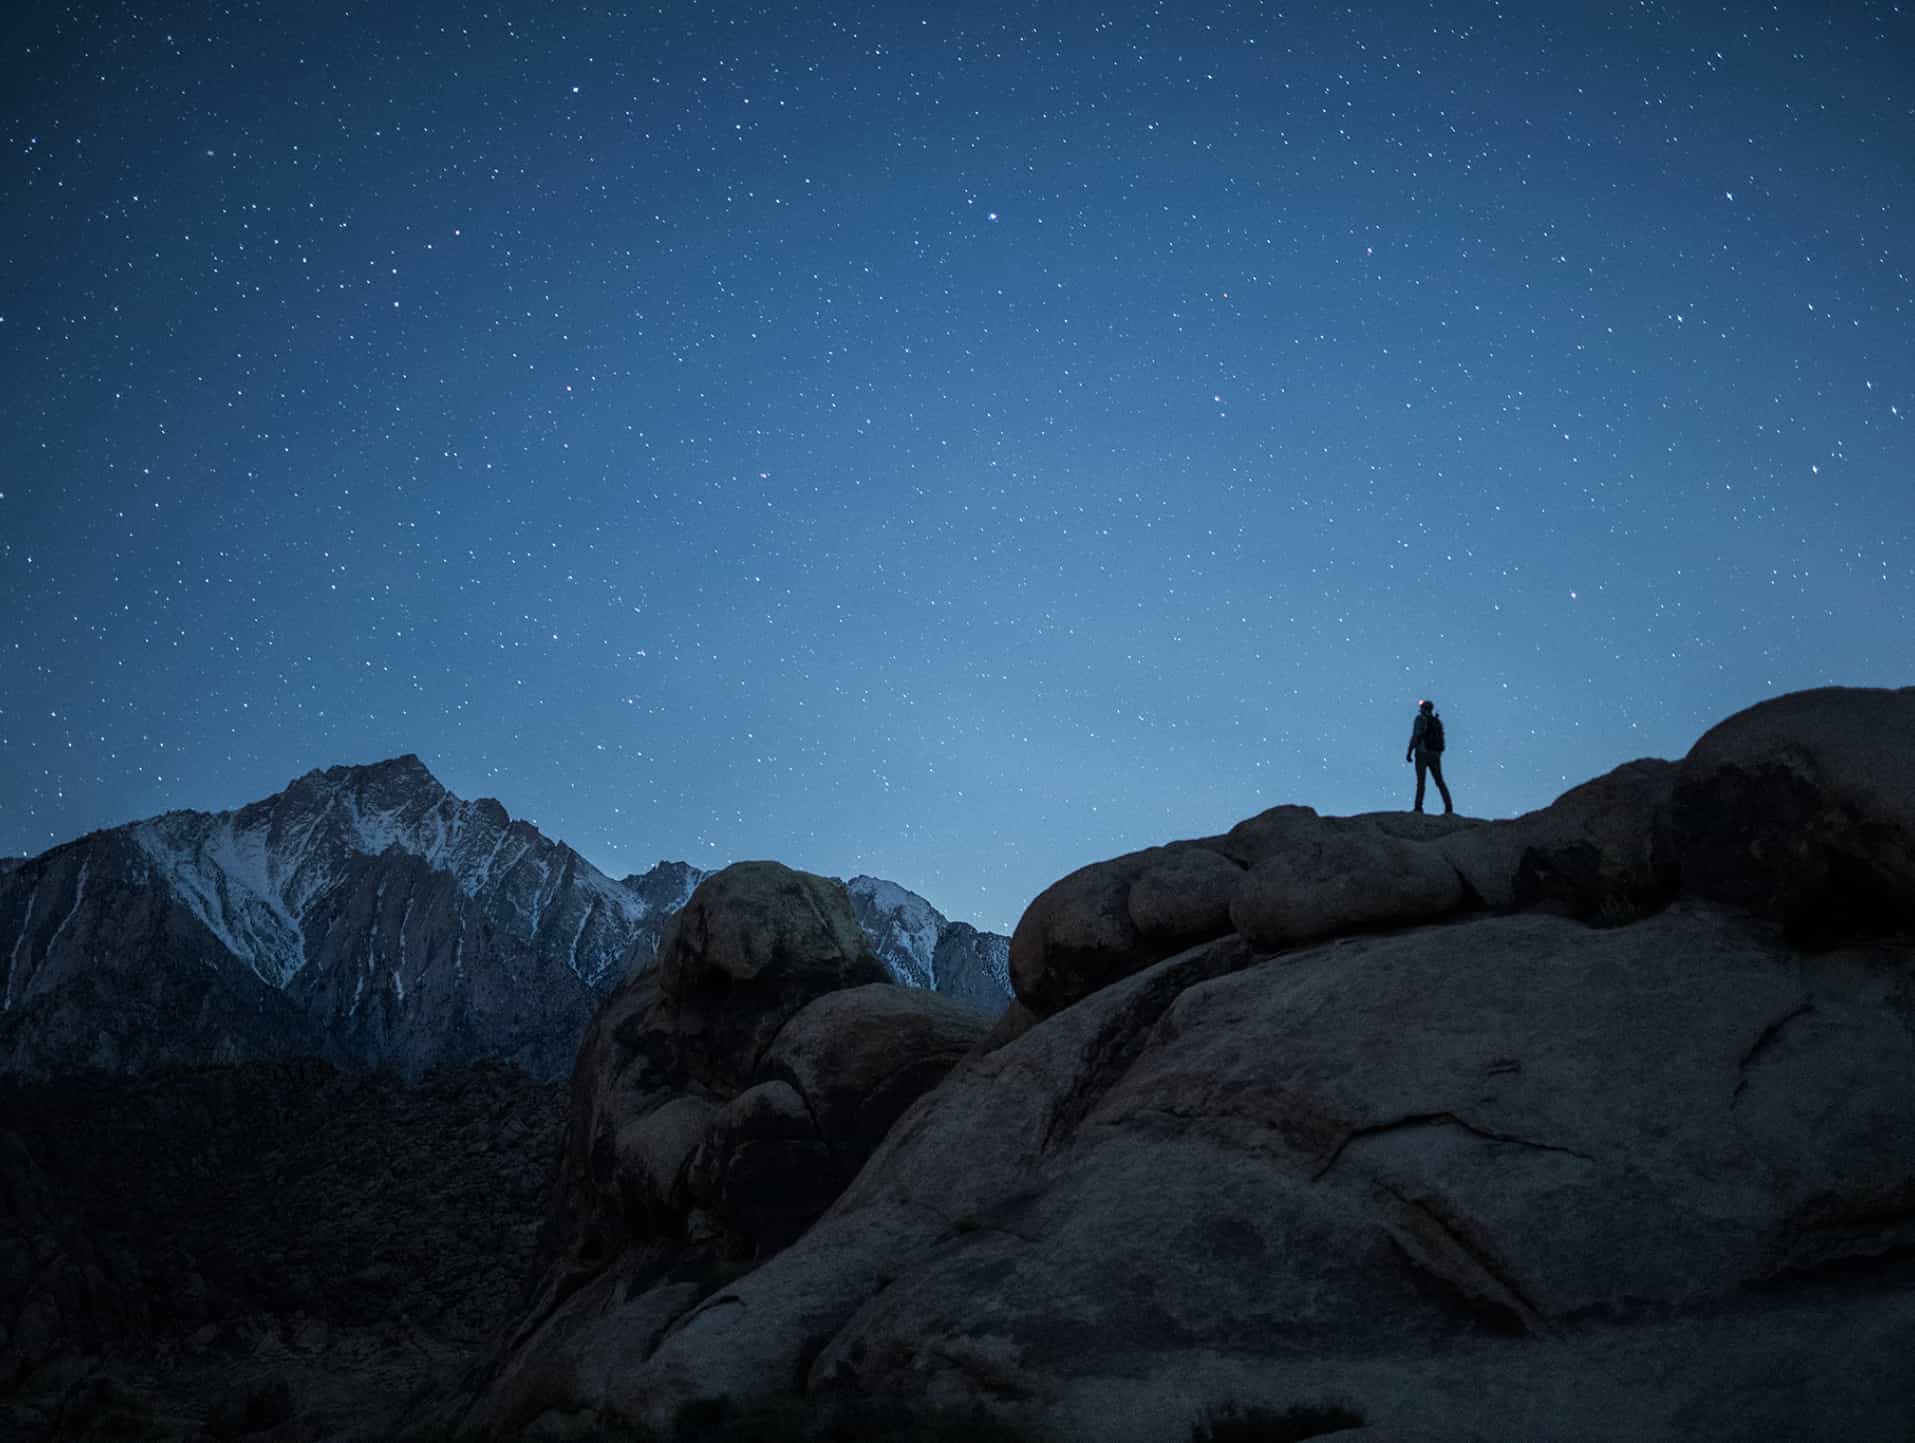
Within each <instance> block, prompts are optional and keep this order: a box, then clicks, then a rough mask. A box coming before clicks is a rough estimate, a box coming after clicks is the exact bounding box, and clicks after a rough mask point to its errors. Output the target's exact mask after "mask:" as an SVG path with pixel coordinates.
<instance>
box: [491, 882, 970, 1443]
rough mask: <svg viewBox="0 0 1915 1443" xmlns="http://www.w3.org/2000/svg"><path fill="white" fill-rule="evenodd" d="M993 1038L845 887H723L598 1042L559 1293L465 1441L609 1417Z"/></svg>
mask: <svg viewBox="0 0 1915 1443" xmlns="http://www.w3.org/2000/svg"><path fill="white" fill-rule="evenodd" d="M989 1025H990V1019H989V1018H986V1017H984V1016H982V1015H980V1014H979V1013H978V1012H977V1011H976V1010H975V1009H973V1008H970V1007H967V1006H965V1005H963V1004H960V1003H957V1002H953V1001H950V1000H948V999H946V998H942V997H939V996H937V995H935V994H934V993H931V992H927V991H924V990H920V989H914V988H905V987H900V986H898V985H896V984H894V983H892V982H891V981H890V980H889V979H888V978H887V976H886V973H885V970H884V967H883V965H882V964H881V963H880V962H879V961H878V959H877V957H876V956H875V955H874V953H873V952H872V950H871V946H870V944H869V942H868V941H867V940H866V937H865V934H864V933H863V932H862V931H861V930H860V929H859V927H858V924H857V920H856V918H855V917H854V916H853V914H852V910H851V904H850V900H849V898H848V897H847V895H846V893H845V890H844V887H843V886H842V885H841V884H839V883H837V882H834V881H831V880H830V879H828V878H823V877H815V876H811V875H809V874H807V873H803V872H795V871H792V870H791V869H789V868H786V867H782V866H780V865H778V864H777V863H774V862H746V863H739V864H737V865H735V866H731V867H727V868H725V869H724V870H723V871H721V872H718V873H715V874H714V875H712V876H711V877H709V878H707V879H706V880H705V881H704V882H702V883H701V884H700V885H699V886H698V889H697V890H696V891H695V892H694V893H693V894H692V897H691V899H690V901H689V902H687V903H686V905H685V908H684V910H683V911H682V912H681V913H680V915H679V917H678V920H677V922H676V924H675V925H674V927H673V929H672V931H671V933H670V934H669V936H668V937H667V940H666V943H665V946H664V949H663V950H662V951H661V952H660V954H659V959H658V964H657V966H656V967H654V968H651V969H647V970H645V971H643V972H640V973H638V974H636V975H634V976H632V977H630V978H628V979H627V980H626V982H625V983H624V984H623V985H622V986H621V987H620V988H619V989H618V990H617V991H615V992H614V993H613V994H612V995H611V996H610V997H608V998H607V999H606V1002H605V1004H604V1006H603V1007H601V1008H600V1010H599V1012H598V1015H597V1016H596V1017H595V1018H594V1020H593V1023H592V1026H591V1028H590V1029H589V1030H588V1032H587V1034H586V1038H585V1042H584V1044H583V1046H582V1047H581V1049H580V1052H579V1060H578V1065H577V1067H576V1068H575V1070H574V1073H573V1079H572V1101H571V1114H570V1117H569V1120H568V1123H567V1132H566V1138H565V1142H564V1146H563V1151H562V1156H561V1161H560V1165H559V1173H558V1176H557V1179H556V1181H555V1184H554V1190H553V1204H552V1214H551V1218H550V1221H549V1223H548V1228H547V1233H546V1238H545V1243H544V1245H543V1248H542V1253H541V1258H542V1281H541V1282H540V1283H539V1285H538V1288H537V1291H536V1296H535V1298H534V1299H533V1301H532V1303H531V1306H530V1308H529V1309H528V1312H527V1316H526V1319H525V1321H524V1322H523V1324H522V1325H521V1326H520V1328H519V1329H518V1330H517V1331H516V1332H515V1334H514V1335H513V1337H512V1338H511V1339H510V1340H508V1343H507V1345H506V1348H505V1350H504V1352H503V1353H502V1354H501V1356H500V1358H499V1359H498V1360H497V1362H496V1364H495V1370H496V1376H495V1382H494V1384H493V1386H492V1387H490V1388H489V1389H488V1390H487V1392H486V1393H485V1395H484V1397H483V1398H482V1399H481V1400H480V1401H479V1404H478V1406H477V1408H476V1409H475V1411H474V1412H473V1413H472V1415H471V1416H470V1417H468V1418H467V1419H465V1420H464V1422H465V1426H466V1427H468V1428H476V1429H481V1430H483V1429H500V1430H505V1431H508V1432H509V1431H512V1430H515V1429H517V1428H519V1427H521V1426H522V1425H524V1424H526V1423H528V1422H530V1421H531V1420H533V1419H534V1418H537V1417H539V1416H540V1415H542V1414H544V1413H546V1412H549V1411H550V1410H551V1409H552V1408H554V1407H555V1406H556V1407H558V1408H559V1409H561V1410H562V1411H566V1410H573V1411H576V1410H583V1413H584V1414H587V1415H589V1414H591V1413H592V1412H593V1410H594V1409H595V1408H596V1406H597V1405H596V1403H594V1402H592V1401H591V1400H592V1399H595V1398H596V1397H597V1396H598V1394H599V1392H600V1390H601V1389H602V1388H603V1387H604V1386H606V1380H607V1379H609V1377H610V1375H611V1374H612V1373H615V1372H617V1371H619V1370H620V1369H622V1367H623V1366H624V1363H625V1357H626V1354H627V1352H628V1350H629V1347H630V1342H631V1339H632V1337H633V1336H641V1337H643V1338H644V1339H646V1340H648V1342H649V1341H656V1339H657V1338H658V1337H660V1336H662V1335H663V1334H664V1333H665V1332H666V1331H667V1330H668V1329H669V1328H670V1327H671V1326H672V1325H673V1324H674V1323H675V1321H676V1320H677V1319H678V1318H679V1317H680V1316H681V1315H682V1314H684V1313H685V1312H687V1311H688V1310H689V1309H691V1308H693V1307H695V1306H696V1305H697V1304H698V1303H699V1302H700V1301H701V1300H702V1299H704V1298H706V1297H707V1296H709V1295H710V1294H711V1293H712V1292H714V1290H716V1289H717V1288H719V1287H720V1286H721V1285H722V1284H723V1283H725V1282H726V1281H728V1280H729V1279H731V1278H732V1277H735V1276H737V1275H738V1274H739V1273H741V1272H744V1271H747V1270H749V1269H750V1268H751V1267H752V1266H754V1265H756V1264H757V1263H760V1262H762V1261H763V1259H765V1258H767V1257H770V1256H773V1255H775V1254H776V1253H777V1252H778V1251H779V1250H780V1249H782V1248H784V1247H786V1246H788V1245H789V1244H790V1243H792V1242H793V1241H794V1240H795V1239H797V1238H798V1237H799V1236H801V1235H802V1234H803V1233H804V1232H805V1230H806V1229H807V1228H809V1227H810V1226H811V1224H812V1223H814V1222H815V1221H816V1220H817V1218H818V1217H819V1215H820V1214H822V1213H823V1212H824V1211H825V1209H826V1208H827V1207H828V1206H829V1205H830V1204H831V1203H832V1201H833V1200H834V1199H835V1198H836V1197H837V1195H838V1194H839V1192H840V1191H842V1189H843V1188H844V1186H845V1185H846V1184H847V1183H849V1182H850V1180H851V1179H852V1178H853V1177H854V1176H856V1174H857V1172H858V1170H859V1168H860V1167H861V1166H862V1165H863V1163H864V1160H865V1158H866V1157H867V1156H869V1154H870V1152H871V1150H872V1149H873V1148H874V1147H876V1146H877V1145H878V1143H879V1142H880V1141H881V1140H882V1139H883V1137H884V1136H885V1135H886V1133H887V1132H888V1131H889V1129H890V1128H891V1126H892V1124H893V1123H894V1122H895V1121H896V1119H897V1118H898V1116H899V1115H900V1114H901V1113H902V1112H903V1111H904V1110H905V1109H906V1108H907V1107H908V1106H909V1105H910V1104H911V1103H912V1102H913V1101H915V1100H916V1098H917V1097H918V1096H919V1095H920V1094H922V1093H923V1092H924V1091H926V1090H928V1089H929V1088H931V1087H933V1086H934V1085H935V1084H936V1083H937V1082H939V1081H940V1080H941V1079H942V1078H943V1077H944V1075H945V1074H946V1073H947V1072H949V1071H950V1069H951V1068H952V1067H953V1066H954V1065H956V1063H957V1062H958V1061H959V1060H960V1059H961V1058H962V1057H963V1056H964V1055H965V1054H966V1053H968V1052H969V1051H971V1050H973V1049H974V1048H975V1047H976V1045H977V1044H978V1043H979V1042H980V1041H981V1040H982V1038H983V1036H984V1034H985V1032H986V1030H987V1028H988V1027H989ZM554 1369H557V1370H558V1372H557V1374H555V1373H554V1371H553V1370H554ZM565 1379H587V1380H589V1381H586V1382H584V1383H582V1384H580V1385H579V1386H577V1387H574V1386H573V1385H572V1384H571V1383H568V1382H566V1381H564V1380H565Z"/></svg>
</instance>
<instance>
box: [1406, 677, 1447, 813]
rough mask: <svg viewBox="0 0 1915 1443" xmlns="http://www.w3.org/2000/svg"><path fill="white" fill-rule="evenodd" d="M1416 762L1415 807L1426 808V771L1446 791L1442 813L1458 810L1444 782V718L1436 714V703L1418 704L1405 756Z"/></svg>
mask: <svg viewBox="0 0 1915 1443" xmlns="http://www.w3.org/2000/svg"><path fill="white" fill-rule="evenodd" d="M1403 760H1404V761H1406V762H1415V763H1416V810H1417V811H1419V812H1420V811H1422V810H1423V774H1424V773H1425V772H1428V773H1429V774H1430V775H1431V776H1433V777H1435V778H1436V789H1437V791H1439V792H1441V793H1442V794H1443V815H1444V816H1446V817H1447V816H1448V815H1450V813H1452V812H1454V811H1455V810H1456V808H1455V807H1453V806H1451V805H1450V789H1449V788H1448V787H1446V786H1444V785H1443V718H1441V717H1440V716H1438V715H1437V714H1436V703H1435V702H1433V701H1420V702H1418V703H1417V704H1416V722H1415V724H1414V725H1412V726H1411V727H1410V749H1409V751H1408V752H1406V753H1405V754H1404V756H1403Z"/></svg>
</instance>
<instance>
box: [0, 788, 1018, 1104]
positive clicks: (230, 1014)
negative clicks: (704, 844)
mask: <svg viewBox="0 0 1915 1443" xmlns="http://www.w3.org/2000/svg"><path fill="white" fill-rule="evenodd" d="M7 860H8V862H10V863H11V864H12V865H10V866H5V867H0V963H4V967H5V971H4V973H3V974H0V1073H7V1072H11V1073H19V1074H26V1075H30V1076H46V1075H51V1074H55V1073H63V1072H71V1071H77V1070H82V1069H85V1068H90V1067H98V1068H104V1069H108V1070H112V1071H136V1070H144V1069H145V1068H148V1067H152V1066H156V1065H161V1064H166V1063H174V1062H207V1061H232V1060H240V1059H245V1058H255V1057H283V1056H292V1055H302V1054H315V1055H318V1056H322V1057H326V1058H329V1059H331V1060H333V1061H335V1062H337V1063H340V1064H341V1065H344V1066H349V1067H368V1066H370V1067H390V1068H393V1069H396V1070H398V1071H400V1072H403V1073H406V1074H408V1075H414V1076H416V1075H418V1074H419V1073H422V1072H424V1071H425V1070H426V1069H427V1068H429V1067H432V1066H435V1065H437V1064H440V1063H453V1062H465V1061H473V1060H477V1059H482V1058H486V1059H499V1060H504V1061H510V1062H515V1063H517V1064H518V1065H520V1066H522V1067H524V1068H525V1069H526V1070H527V1071H528V1072H531V1073H532V1074H533V1075H534V1076H539V1077H555V1076H561V1075H563V1074H564V1073H565V1072H566V1070H568V1069H569V1068H570V1066H571V1062H572V1057H573V1053H574V1051H575V1050H576V1047H577V1044H578V1039H579V1037H580V1036H581V1035H582V1034H583V1032H584V1029H585V1024H586V1023H587V1021H589V1020H590V1017H591V1014H592V1011H593V1008H594V1007H595V1006H596V1004H597V1001H598V997H599V995H600V994H602V993H603V992H604V991H606V990H607V989H609V988H610V987H611V986H612V985H613V984H614V983H616V982H617V981H618V980H619V979H620V978H621V977H623V976H624V975H625V974H626V973H627V972H628V971H629V970H630V969H631V968H633V967H639V966H644V965H646V964H647V963H649V962H650V960H651V959H652V958H653V957H654V956H656V955H657V952H658V948H659V946H660V944H661V941H662V936H663V932H664V930H665V928H666V927H667V925H668V924H669V922H670V920H671V918H672V917H673V916H674V915H675V914H676V913H677V911H678V909H679V908H680V907H682V906H683V905H684V903H685V901H686V899H687V898H689V897H690V895H691V892H692V889H693V888H694V887H696V886H697V885H698V883H699V882H700V881H702V880H703V879H704V877H705V875H706V874H705V873H704V872H702V871H700V870H699V869H698V868H696V867H693V866H690V865H689V864H687V863H684V862H661V863H659V864H658V865H657V866H656V867H654V868H653V869H652V870H651V871H649V872H646V873H643V874H638V875H634V876H630V877H627V878H625V879H624V880H622V881H615V880H614V879H612V878H611V877H608V876H607V875H606V874H605V873H603V872H601V871H599V870H598V869H597V868H596V867H594V866H593V865H592V864H591V863H589V862H587V861H586V860H585V859H584V858H583V857H581V856H579V854H578V853H577V852H575V851H573V850H572V849H571V848H570V847H569V846H567V845H565V843H563V842H555V841H552V840H551V839H549V838H547V837H545V836H544V835H542V834H541V833H540V832H539V831H538V829H537V828H535V827H533V826H532V825H531V824H530V823H527V822H524V821H514V820H512V819H511V818H510V817H509V816H508V815H507V814H506V810H505V808H504V807H503V806H501V805H500V804H499V803H498V802H497V801H494V800H492V799H490V798H486V799H482V800H480V801H476V802H468V801H464V800H462V799H461V798H459V797H457V796H454V795H453V794H452V793H451V792H450V791H448V790H447V789H446V787H445V786H444V785H442V784H441V783H440V782H439V781H438V779H437V778H436V777H434V776H433V775H432V773H431V772H430V771H428V770H427V769H426V767H425V765H424V763H422V762H421V761H420V760H419V759H418V758H417V757H414V756H404V757H397V758H394V759H392V760H390V761H385V762H380V763H378V764H376V765H373V766H358V767H332V768H330V769H328V770H326V771H323V772H321V771H315V772H309V773H307V774H306V775H305V776H303V777H300V778H299V779H298V780H297V781H295V782H293V783H292V784H291V785H289V786H288V787H287V788H286V789H285V790H284V791H282V792H279V793H277V794H275V795H273V796H271V797H267V798H265V799H264V800H262V801H258V802H254V803H252V804H251V805H249V806H245V807H242V808H240V809H239V810H237V811H231V812H210V813H209V812H190V811H183V812H170V813H167V814H166V815H164V816H160V817H155V818H152V819H150V820H147V821H143V822H134V823H130V824H128V825H126V826H123V827H117V828H113V829H111V830H108V831H103V832H95V833H93V834H91V835H89V836H86V837H82V838H80V839H78V840H77V841H73V842H69V843H67V844H65V845H64V846H60V847H55V848H54V849H53V850H52V851H49V852H46V853H44V854H43V855H41V856H39V857H32V858H23V859H11V858H9V859H7ZM851 890H852V896H853V899H854V907H856V908H857V910H858V915H859V917H860V920H861V921H863V922H865V925H866V927H867V930H868V931H869V932H870V933H871V936H872V941H873V945H874V947H875V948H876V949H877V950H878V951H879V952H880V955H882V956H885V957H886V959H887V961H888V963H889V965H890V966H891V967H892V970H893V972H894V974H895V975H896V976H897V977H898V980H899V981H901V982H905V983H908V984H911V985H917V986H933V987H937V988H938V990H940V991H945V992H948V993H950V994H951V995H954V996H960V997H964V998H966V999H967V1000H970V1001H973V1002H974V1003H977V1004H979V1005H982V1006H985V1007H990V1008H998V1007H1002V1006H1003V1004H1004V1002H1005V1001H1007V1000H1008V998H1009V995H1010V988H1009V982H1008V971H1007V966H1006V963H1007V959H1008V947H1009V943H1008V942H1007V941H1006V940H1005V939H1003V938H995V939H990V938H988V934H977V933H972V932H971V929H969V928H964V927H963V926H962V924H951V923H947V922H945V920H944V918H943V917H941V916H940V915H939V914H938V913H937V912H936V910H935V909H933V908H932V907H931V906H930V904H929V903H927V902H926V901H925V900H924V899H923V898H921V897H918V896H916V895H915V894H914V893H911V892H907V891H905V890H904V889H903V888H901V887H898V886H896V885H895V884H893V883H888V882H880V881H878V880H876V879H874V878H858V879H855V880H854V882H853V884H852V888H851ZM961 933H970V935H971V936H972V937H973V938H977V937H985V938H986V944H985V946H984V947H983V951H982V952H981V953H979V954H978V955H979V956H981V957H982V958H983V959H984V960H983V961H982V962H975V961H973V962H963V961H961V960H960V954H959V953H958V952H955V951H952V950H951V943H950V939H951V938H953V937H957V936H960V935H961ZM993 942H994V943H995V945H996V947H997V948H998V949H999V951H998V952H996V953H994V952H993V951H992V946H991V943H993ZM976 950H977V949H976V947H975V946H973V947H972V949H971V951H972V952H975V951H976ZM970 955H971V952H965V953H964V954H963V956H965V957H969V956H970ZM993 957H996V959H997V960H996V961H995V962H993V961H992V960H991V959H992V958H993ZM993 967H995V972H993V970H992V969H993ZM973 982H975V983H976V985H975V986H974V985H973ZM1000 984H1001V985H1000Z"/></svg>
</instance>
